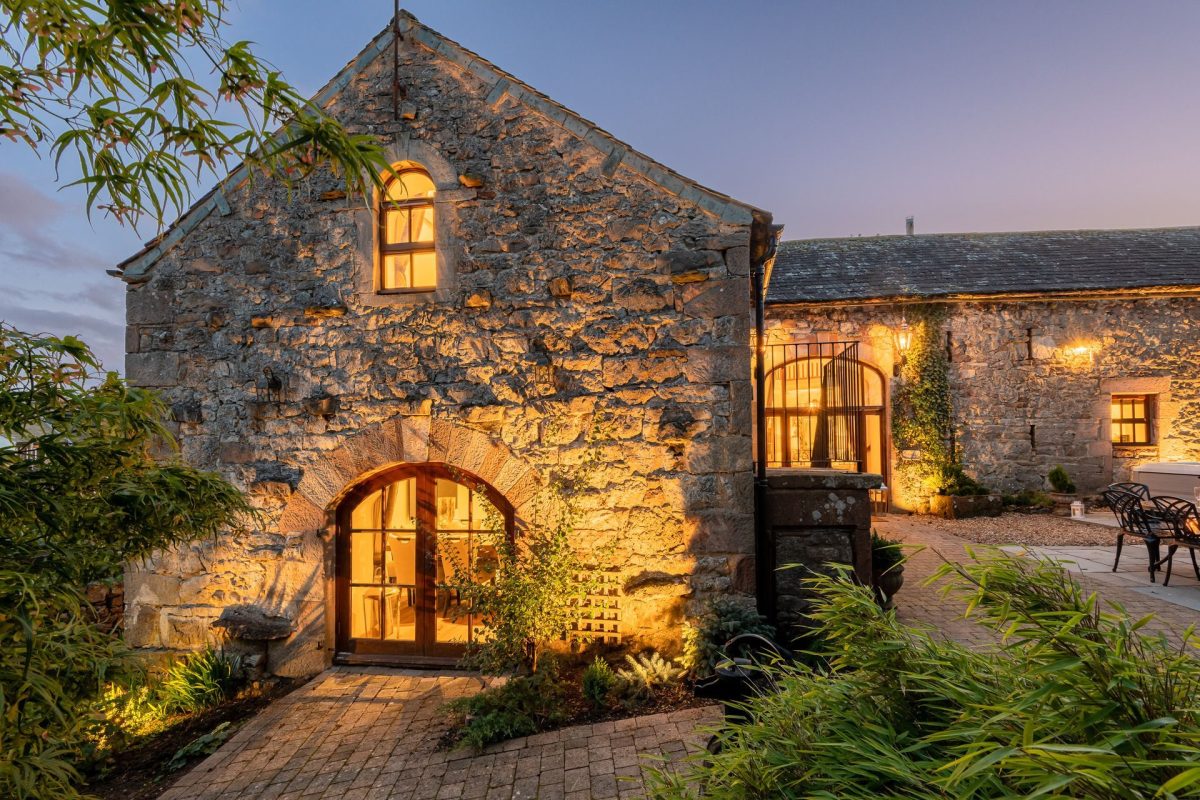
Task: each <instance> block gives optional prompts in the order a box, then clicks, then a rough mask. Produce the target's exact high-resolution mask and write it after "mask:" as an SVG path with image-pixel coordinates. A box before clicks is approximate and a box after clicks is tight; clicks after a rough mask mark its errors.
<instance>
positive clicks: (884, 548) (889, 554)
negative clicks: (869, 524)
mask: <svg viewBox="0 0 1200 800" xmlns="http://www.w3.org/2000/svg"><path fill="white" fill-rule="evenodd" d="M902 561H904V550H903V548H902V543H901V542H899V541H897V540H895V539H888V538H886V537H884V536H880V535H879V534H878V533H876V532H875V531H871V568H872V570H874V572H875V574H876V575H882V574H883V573H885V572H887V571H888V570H890V569H892V568H893V567H895V566H896V565H897V564H899V563H901V562H902Z"/></svg>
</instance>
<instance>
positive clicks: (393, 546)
mask: <svg viewBox="0 0 1200 800" xmlns="http://www.w3.org/2000/svg"><path fill="white" fill-rule="evenodd" d="M384 538H385V539H386V540H387V551H386V552H385V554H384V558H385V559H386V563H387V583H396V584H401V585H404V586H415V585H416V583H417V537H416V534H415V533H388V534H385V535H384Z"/></svg>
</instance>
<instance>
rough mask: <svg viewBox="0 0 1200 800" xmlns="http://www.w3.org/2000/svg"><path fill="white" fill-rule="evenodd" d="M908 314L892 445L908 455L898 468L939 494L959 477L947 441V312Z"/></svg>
mask: <svg viewBox="0 0 1200 800" xmlns="http://www.w3.org/2000/svg"><path fill="white" fill-rule="evenodd" d="M906 316H907V320H908V323H909V326H910V332H911V342H910V344H909V347H908V351H907V352H906V353H905V354H904V356H905V358H904V363H903V364H902V365H901V367H900V380H899V381H897V382H896V384H895V388H894V389H893V391H892V441H893V442H894V443H895V446H896V448H897V449H898V450H901V451H908V453H907V454H906V457H902V458H900V459H899V463H898V464H897V467H898V468H899V469H900V470H901V471H903V472H905V473H906V474H907V476H908V477H910V478H911V479H913V482H914V483H919V484H920V485H921V486H922V487H923V488H924V489H926V490H927V491H938V490H942V489H945V488H947V484H948V483H950V482H952V481H953V480H954V479H955V478H956V477H957V476H959V475H961V474H962V469H961V467H959V465H958V461H957V458H956V457H955V453H954V449H953V446H952V445H951V440H950V433H951V426H952V424H953V420H952V412H951V406H950V377H949V372H950V364H949V360H948V359H947V358H946V350H945V348H944V347H943V344H942V342H943V334H942V326H943V324H944V323H945V320H946V316H947V311H946V308H945V306H937V305H923V306H914V307H912V308H911V309H909V310H908V311H907V313H906ZM963 477H965V476H963ZM968 480H969V479H968Z"/></svg>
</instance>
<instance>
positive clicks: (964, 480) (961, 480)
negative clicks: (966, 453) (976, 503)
mask: <svg viewBox="0 0 1200 800" xmlns="http://www.w3.org/2000/svg"><path fill="white" fill-rule="evenodd" d="M938 474H939V476H940V477H939V482H938V490H939V491H940V492H941V493H942V494H948V495H954V496H955V497H975V496H978V495H984V494H988V493H989V491H990V490H989V489H988V488H987V487H986V486H984V485H983V484H982V483H980V482H979V481H977V480H975V479H974V478H972V477H971V476H970V475H968V474H967V473H966V472H965V471H964V470H963V468H962V465H961V464H958V463H952V464H948V465H946V466H944V467H942V468H941V469H940V471H939V473H938Z"/></svg>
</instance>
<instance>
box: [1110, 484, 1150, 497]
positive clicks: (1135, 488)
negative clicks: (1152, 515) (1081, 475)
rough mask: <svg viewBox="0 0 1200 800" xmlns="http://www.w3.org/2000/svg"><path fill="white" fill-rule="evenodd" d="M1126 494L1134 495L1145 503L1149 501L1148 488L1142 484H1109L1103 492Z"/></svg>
mask: <svg viewBox="0 0 1200 800" xmlns="http://www.w3.org/2000/svg"><path fill="white" fill-rule="evenodd" d="M1109 490H1111V491H1116V492H1128V493H1129V494H1136V495H1137V496H1138V497H1139V498H1141V499H1142V500H1145V501H1149V500H1150V487H1149V486H1147V485H1146V484H1144V483H1110V484H1109V485H1108V486H1107V487H1105V491H1109Z"/></svg>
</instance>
